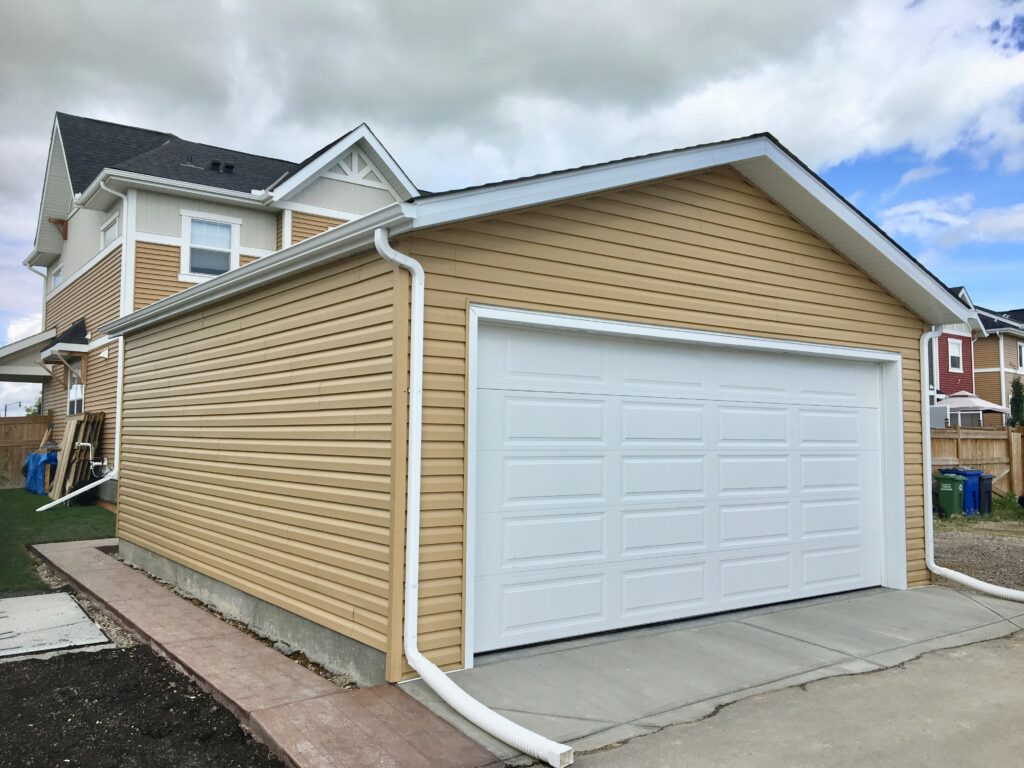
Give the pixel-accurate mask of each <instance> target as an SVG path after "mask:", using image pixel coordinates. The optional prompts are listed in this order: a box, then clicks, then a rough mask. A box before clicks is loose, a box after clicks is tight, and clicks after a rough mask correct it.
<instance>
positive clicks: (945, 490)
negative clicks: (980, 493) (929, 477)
mask: <svg viewBox="0 0 1024 768" xmlns="http://www.w3.org/2000/svg"><path fill="white" fill-rule="evenodd" d="M965 482H967V478H966V477H964V476H963V475H939V476H938V477H936V478H935V485H936V486H937V488H938V495H939V515H940V516H941V517H949V516H950V515H962V514H963V513H964V483H965Z"/></svg>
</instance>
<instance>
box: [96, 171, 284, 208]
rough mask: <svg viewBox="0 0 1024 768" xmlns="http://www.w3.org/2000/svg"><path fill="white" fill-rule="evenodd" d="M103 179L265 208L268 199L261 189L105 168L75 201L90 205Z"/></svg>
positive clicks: (98, 191) (154, 190)
mask: <svg viewBox="0 0 1024 768" xmlns="http://www.w3.org/2000/svg"><path fill="white" fill-rule="evenodd" d="M100 182H103V183H105V184H106V185H107V186H108V187H113V186H114V185H117V184H121V185H124V186H125V187H134V188H136V189H145V190H150V191H153V192H164V193H165V194H166V193H170V194H176V195H182V196H184V197H194V198H198V199H201V200H214V201H217V202H227V203H230V204H232V205H242V206H246V207H250V208H265V207H266V206H267V203H268V201H269V200H268V199H267V198H264V197H263V196H262V193H260V194H258V195H254V194H252V193H251V192H236V191H234V190H230V189H222V188H220V187H210V186H207V185H205V184H192V183H191V182H187V181H174V180H173V179H163V178H160V177H159V176H148V175H146V174H143V173H132V172H130V171H118V170H114V169H111V168H104V169H103V170H102V171H101V172H100V173H99V175H98V176H97V177H96V178H95V179H93V181H92V183H91V184H90V185H89V186H88V187H87V188H86V190H85V191H84V192H82V194H81V195H80V196H79V197H78V198H77V199H76V203H77V204H78V205H80V206H82V207H83V208H85V207H88V205H89V203H90V202H91V201H92V199H93V198H94V197H95V196H96V195H97V194H98V193H100V192H102V191H103V190H102V188H101V187H100ZM119 191H123V190H119Z"/></svg>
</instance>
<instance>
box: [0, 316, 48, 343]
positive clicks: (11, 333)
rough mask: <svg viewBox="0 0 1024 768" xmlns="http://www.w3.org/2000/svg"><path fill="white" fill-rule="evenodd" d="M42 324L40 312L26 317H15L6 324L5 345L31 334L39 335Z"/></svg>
mask: <svg viewBox="0 0 1024 768" xmlns="http://www.w3.org/2000/svg"><path fill="white" fill-rule="evenodd" d="M42 324H43V315H42V313H41V312H36V313H35V314H32V315H28V316H27V317H16V318H14V319H13V320H11V321H9V322H8V323H7V343H8V344H10V343H11V342H12V341H21V340H22V339H24V338H26V337H27V336H31V335H32V334H33V333H39V331H40V330H41V327H42Z"/></svg>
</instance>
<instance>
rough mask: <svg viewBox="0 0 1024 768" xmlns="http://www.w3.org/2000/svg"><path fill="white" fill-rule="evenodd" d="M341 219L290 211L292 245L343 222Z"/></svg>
mask: <svg viewBox="0 0 1024 768" xmlns="http://www.w3.org/2000/svg"><path fill="white" fill-rule="evenodd" d="M344 223H345V221H344V220H343V219H332V218H330V217H329V216H317V215H316V214H312V213H299V212H298V211H292V242H291V244H292V245H295V244H296V243H301V242H302V241H303V240H307V239H309V238H311V237H313V236H314V235H319V234H320V233H321V232H326V231H327V230H328V229H331V228H332V227H337V226H340V225H342V224H344Z"/></svg>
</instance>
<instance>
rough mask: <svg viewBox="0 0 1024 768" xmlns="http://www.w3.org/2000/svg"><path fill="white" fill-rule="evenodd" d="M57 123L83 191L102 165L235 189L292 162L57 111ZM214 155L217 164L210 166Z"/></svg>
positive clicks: (285, 169) (75, 184) (74, 181)
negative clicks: (218, 164)
mask: <svg viewBox="0 0 1024 768" xmlns="http://www.w3.org/2000/svg"><path fill="white" fill-rule="evenodd" d="M57 124H58V126H59V127H60V135H61V142H62V144H63V146H64V155H65V158H66V160H67V164H68V173H69V174H70V175H71V186H72V189H73V190H74V192H75V194H78V193H80V192H82V191H84V190H85V189H86V187H88V186H89V185H90V184H91V183H92V182H93V180H94V179H95V178H96V176H97V175H99V173H100V172H101V171H102V170H103V169H104V168H112V169H116V170H122V171H130V172H132V173H140V174H145V175H148V176H158V177H160V178H163V179H171V180H173V181H185V182H190V183H193V184H204V185H206V186H210V187H219V188H220V189H229V190H233V191H236V192H249V191H251V190H253V189H265V188H267V187H269V186H270V185H271V184H273V183H274V182H275V181H277V180H278V179H279V178H280V177H281V176H282V175H284V174H286V173H289V172H291V171H292V170H293V169H294V168H295V163H291V162H288V161H287V160H278V159H276V158H272V157H263V156H262V155H251V154H248V153H246V152H237V151H235V150H233V149H224V148H222V147H214V146H210V145H209V144H199V143H196V142H192V141H185V140H184V139H180V138H178V137H177V136H175V135H174V134H172V133H163V132H161V131H151V130H148V129H146V128H135V127H132V126H128V125H119V124H117V123H108V122H106V121H104V120H93V119H92V118H88V117H77V116H75V115H68V114H65V113H63V112H58V113H57ZM215 161H218V162H219V163H220V166H219V169H216V168H214V167H213V164H214V162H215ZM228 166H230V172H227V171H228Z"/></svg>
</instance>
